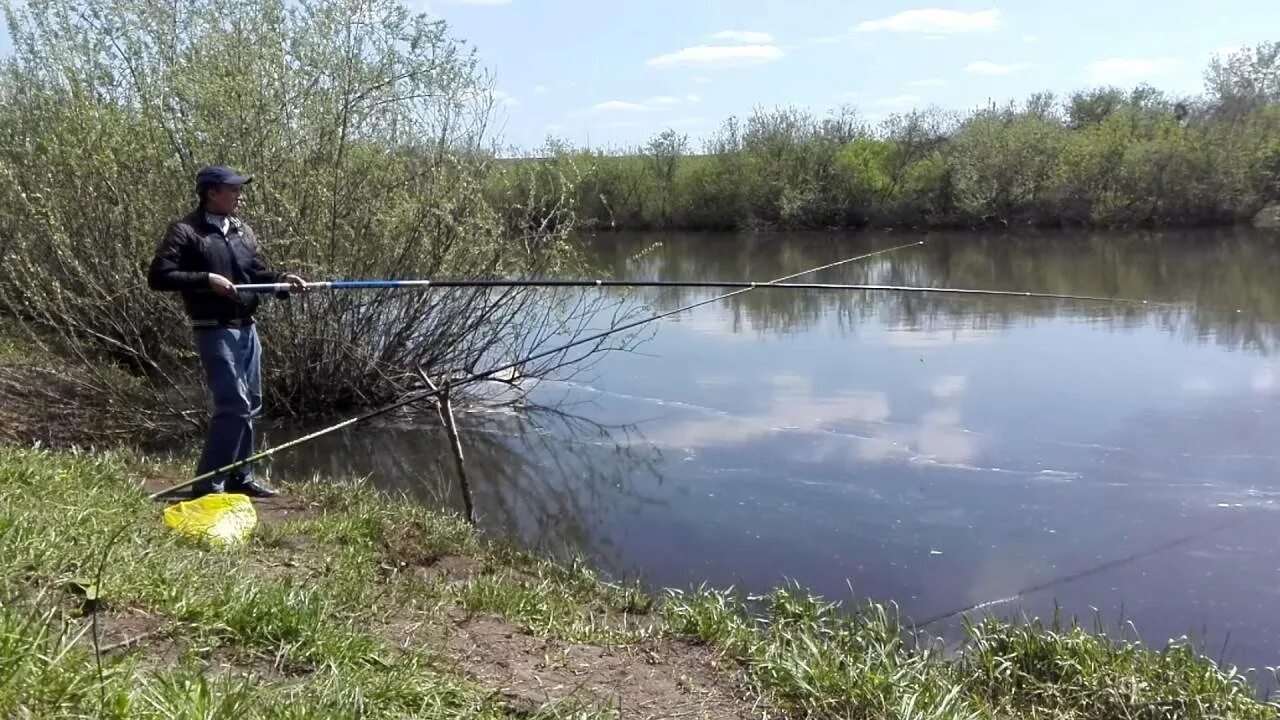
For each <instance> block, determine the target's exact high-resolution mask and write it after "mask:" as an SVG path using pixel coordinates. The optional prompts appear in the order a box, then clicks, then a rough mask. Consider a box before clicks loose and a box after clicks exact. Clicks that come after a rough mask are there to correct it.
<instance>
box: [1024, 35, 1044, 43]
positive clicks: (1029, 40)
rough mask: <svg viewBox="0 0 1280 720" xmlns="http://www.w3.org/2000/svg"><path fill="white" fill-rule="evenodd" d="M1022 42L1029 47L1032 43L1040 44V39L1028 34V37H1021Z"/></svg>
mask: <svg viewBox="0 0 1280 720" xmlns="http://www.w3.org/2000/svg"><path fill="white" fill-rule="evenodd" d="M1022 42H1024V43H1027V44H1028V45H1030V44H1032V43H1036V42H1040V38H1039V37H1038V36H1036V35H1030V34H1028V35H1023V36H1022Z"/></svg>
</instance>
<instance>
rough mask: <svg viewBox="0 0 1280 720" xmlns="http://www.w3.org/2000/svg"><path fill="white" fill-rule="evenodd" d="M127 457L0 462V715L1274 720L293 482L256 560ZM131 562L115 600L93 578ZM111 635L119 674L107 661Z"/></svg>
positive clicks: (111, 659)
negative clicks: (664, 576) (618, 575)
mask: <svg viewBox="0 0 1280 720" xmlns="http://www.w3.org/2000/svg"><path fill="white" fill-rule="evenodd" d="M175 477H176V478H181V473H180V472H175V471H174V470H173V469H171V468H166V467H165V466H164V465H163V464H160V463H158V462H149V461H145V460H142V459H139V458H138V457H137V456H135V455H132V454H130V453H124V452H106V453H73V452H54V451H45V450H34V449H20V448H15V447H8V448H0V557H3V558H4V571H5V572H4V579H3V603H2V604H0V716H3V717H15V718H28V717H30V718H37V717H39V718H43V717H107V718H195V717H202V718H203V717H209V718H212V717H244V718H257V717H261V718H311V717H326V718H357V717H359V718H407V717H432V718H463V717H467V718H502V717H526V718H530V717H532V718H570V717H572V718H617V717H627V718H633V717H653V718H658V717H707V718H737V717H741V718H749V717H794V718H800V717H805V718H808V717H813V718H1013V717H1018V718H1098V719H1099V720H1101V719H1103V718H1107V719H1110V718H1152V719H1155V718H1273V717H1277V715H1278V710H1280V706H1277V705H1274V704H1264V703H1262V702H1260V701H1259V700H1257V699H1256V697H1255V693H1254V692H1253V691H1252V690H1251V689H1250V687H1249V686H1248V684H1247V683H1246V681H1245V680H1244V679H1243V678H1241V677H1240V676H1238V675H1233V674H1232V673H1230V672H1227V671H1225V670H1221V669H1219V668H1216V667H1215V666H1213V665H1212V664H1210V663H1207V662H1204V661H1201V660H1198V659H1197V658H1196V657H1195V655H1194V653H1193V651H1192V649H1191V648H1190V647H1187V646H1175V647H1171V648H1168V649H1165V650H1163V651H1155V650H1152V649H1143V648H1140V647H1137V646H1134V645H1130V644H1128V643H1125V642H1122V641H1119V640H1117V639H1116V638H1107V637H1104V636H1100V635H1096V634H1092V633H1087V632H1085V631H1083V630H1079V629H1070V628H1063V629H1059V630H1054V629H1053V628H1048V627H1042V626H1039V625H1022V626H1014V625H1008V624H996V623H987V624H983V625H981V626H977V627H973V628H971V629H970V631H969V637H968V640H967V642H966V643H965V645H964V647H963V648H961V650H960V651H959V652H958V653H957V654H952V655H948V656H944V655H943V654H941V653H940V652H937V651H934V650H921V649H918V648H915V647H913V646H912V645H910V644H908V643H906V642H904V640H903V633H902V632H901V631H900V629H899V628H898V626H897V624H896V623H895V620H894V617H893V614H892V613H891V611H889V610H888V609H886V608H884V607H880V606H876V605H865V606H862V607H859V608H856V609H855V610H856V611H855V612H848V610H849V608H845V609H843V610H842V609H841V608H840V607H838V606H836V605H834V604H830V603H827V602H825V601H823V600H821V599H818V598H814V597H810V596H809V595H807V594H806V593H804V592H802V591H801V590H799V589H794V588H788V589H779V590H778V591H776V592H774V593H773V594H771V595H770V596H769V597H767V598H765V599H764V605H765V606H766V607H767V608H768V612H767V613H766V615H765V616H763V617H752V616H749V615H748V614H747V613H746V612H745V611H744V607H743V605H742V603H741V602H740V601H739V599H737V598H736V597H735V596H734V595H733V594H732V593H729V592H722V591H714V590H699V591H695V592H689V593H679V592H669V593H667V594H665V595H663V596H662V597H651V596H647V595H645V594H643V593H642V592H640V591H639V590H637V589H636V588H633V587H618V586H615V585H612V584H609V583H606V582H603V581H602V580H601V579H599V578H597V577H596V576H595V575H594V574H593V573H592V572H591V571H590V570H589V569H588V568H587V567H585V566H584V565H582V564H571V565H568V566H565V565H556V564H552V563H548V562H544V561H542V560H539V559H537V558H534V557H531V556H529V555H526V554H524V553H522V552H519V551H518V550H515V549H512V548H511V547H508V546H505V545H502V544H498V543H494V542H491V541H489V540H486V539H484V538H482V537H480V536H478V535H477V534H475V533H474V532H473V530H472V529H471V528H470V527H469V526H467V525H466V524H465V523H463V522H461V521H460V520H458V519H457V518H454V517H450V516H446V515H442V514H438V513H435V512H432V511H429V510H427V509H424V508H422V507H420V506H416V505H414V504H413V503H411V502H408V501H407V500H406V499H403V498H395V497H389V496H387V495H384V494H380V493H378V492H376V491H375V490H373V489H371V488H369V487H367V486H365V485H363V484H361V483H357V482H343V481H339V480H327V479H326V480H317V481H314V482H311V483H305V484H299V485H293V486H286V487H287V489H288V494H287V496H286V497H285V498H283V499H278V500H270V501H260V502H257V503H256V508H257V512H258V514H259V525H258V527H257V529H256V531H255V534H254V537H253V539H252V540H251V542H250V543H249V544H248V545H246V546H244V547H241V548H239V549H235V550H224V551H215V550H210V549H205V548H203V547H202V546H199V545H196V544H193V543H191V542H190V541H187V540H184V539H182V538H181V537H180V536H178V535H177V534H175V533H173V532H172V531H170V530H169V529H168V528H167V527H166V526H165V525H164V524H163V521H162V519H161V512H162V508H163V505H161V504H158V503H152V502H149V501H147V500H146V499H145V494H146V491H147V490H151V489H156V488H158V487H162V486H164V485H165V484H167V483H166V481H164V480H163V478H169V479H170V480H169V481H168V482H172V481H173V478H175ZM122 524H127V526H128V530H127V531H125V532H124V533H123V534H122V535H121V536H120V539H119V541H118V542H117V543H116V544H115V546H114V547H113V548H112V552H111V555H110V558H109V562H108V563H107V564H106V566H105V572H104V574H103V576H102V583H101V584H100V585H97V584H95V569H96V564H97V561H98V560H99V558H101V553H102V550H103V544H104V543H105V541H106V540H107V538H108V537H110V536H111V535H112V534H113V533H114V532H115V531H116V530H117V529H119V528H120V527H121V526H122ZM95 615H96V617H97V621H98V627H99V631H100V647H102V648H104V650H103V652H102V655H101V674H100V673H99V666H98V661H97V658H96V657H95V653H94V649H93V646H92V643H91V638H92V622H91V620H92V619H93V617H94V616H95Z"/></svg>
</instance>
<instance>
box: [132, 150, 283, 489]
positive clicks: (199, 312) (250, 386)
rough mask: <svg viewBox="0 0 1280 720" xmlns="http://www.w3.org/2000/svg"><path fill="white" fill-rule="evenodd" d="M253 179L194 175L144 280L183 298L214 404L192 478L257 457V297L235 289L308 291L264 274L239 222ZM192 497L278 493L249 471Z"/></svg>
mask: <svg viewBox="0 0 1280 720" xmlns="http://www.w3.org/2000/svg"><path fill="white" fill-rule="evenodd" d="M252 181H253V178H251V177H248V176H245V175H241V174H240V173H238V172H236V171H234V170H232V169H231V168H229V167H226V166H222V165H217V166H210V167H205V168H202V169H201V170H200V171H199V173H197V175H196V188H195V189H196V197H197V198H198V202H197V206H196V207H195V209H194V210H192V211H191V212H190V213H189V214H187V215H186V216H185V217H182V218H180V219H178V220H176V221H174V222H172V223H170V225H169V227H168V229H167V231H166V232H165V235H164V238H163V239H162V240H161V241H160V244H159V247H157V248H156V253H155V257H154V258H153V259H152V261H151V268H150V271H149V272H148V274H147V284H148V285H149V286H150V287H151V289H152V290H160V291H167V292H179V293H181V294H182V300H183V305H184V307H185V309H186V312H187V315H188V316H189V317H190V319H191V325H192V328H193V333H194V336H195V347H196V351H197V352H198V354H199V356H200V364H201V366H202V367H203V368H204V376H205V383H206V385H207V387H208V389H209V392H210V394H211V395H212V398H213V414H212V417H211V418H210V423H209V430H208V435H207V436H206V438H205V445H204V451H203V453H202V454H201V456H200V462H199V464H198V465H197V467H196V474H197V475H204V474H205V473H208V472H211V471H213V470H217V469H218V468H221V467H225V466H227V465H231V464H232V463H235V462H238V461H241V460H244V459H245V458H248V457H250V456H251V455H253V454H254V452H255V451H254V432H253V418H254V417H256V416H257V415H258V414H259V413H260V412H261V411H262V384H261V355H260V352H261V347H260V346H259V344H258V331H257V327H256V326H255V325H254V321H253V315H254V312H255V311H256V310H257V308H258V303H259V302H260V296H259V295H258V294H257V293H253V292H245V293H241V292H237V291H236V288H235V285H238V284H244V283H281V282H287V283H289V284H290V285H292V286H293V289H294V290H297V291H299V292H306V291H307V288H306V286H305V281H303V279H302V278H301V277H299V276H297V275H295V274H293V273H279V272H272V271H270V270H268V269H267V268H266V266H265V265H264V264H263V262H262V257H261V255H260V254H259V251H258V243H257V238H256V236H255V235H254V232H253V229H252V228H250V227H249V225H248V224H246V223H245V222H244V221H243V220H241V219H240V218H238V217H236V208H237V207H238V206H239V204H240V195H241V193H242V191H243V189H244V186H245V185H248V184H249V183H251V182H252ZM286 296H287V295H286ZM191 492H192V497H200V496H201V495H206V494H209V493H217V492H235V493H243V494H245V495H250V496H252V497H274V496H275V495H278V494H279V493H278V492H276V491H275V490H272V489H270V488H268V487H265V486H264V485H262V484H261V483H259V482H258V481H256V480H255V479H254V477H253V472H252V470H251V469H250V467H249V466H243V467H241V468H239V469H237V470H234V471H232V472H230V473H224V474H222V475H218V476H215V477H214V478H212V479H209V480H205V481H202V482H200V483H197V484H196V485H195V486H193V487H192V489H191Z"/></svg>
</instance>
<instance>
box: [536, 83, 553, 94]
mask: <svg viewBox="0 0 1280 720" xmlns="http://www.w3.org/2000/svg"><path fill="white" fill-rule="evenodd" d="M547 90H550V88H548V87H547V86H546V85H534V86H533V91H534V92H535V93H537V94H539V95H541V94H543V93H545V92H546V91H547Z"/></svg>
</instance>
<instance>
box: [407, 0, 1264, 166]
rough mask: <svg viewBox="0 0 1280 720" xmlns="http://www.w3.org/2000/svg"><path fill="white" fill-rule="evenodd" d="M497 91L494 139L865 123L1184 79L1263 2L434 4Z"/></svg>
mask: <svg viewBox="0 0 1280 720" xmlns="http://www.w3.org/2000/svg"><path fill="white" fill-rule="evenodd" d="M428 9H429V10H430V11H431V12H433V13H435V14H437V15H438V16H440V17H442V18H444V19H445V20H446V21H447V22H449V24H450V25H451V26H452V27H453V31H454V34H455V36H457V37H460V38H463V39H465V40H467V41H468V42H469V43H471V44H473V45H474V46H475V47H476V48H477V51H478V53H479V55H480V57H481V59H482V61H483V62H484V63H485V64H486V66H487V67H488V68H489V69H490V70H491V71H492V72H493V73H494V75H495V87H496V88H497V89H498V90H500V91H501V92H502V93H503V96H502V97H504V98H509V100H508V102H507V104H506V105H505V106H504V107H503V108H502V113H501V117H502V125H501V129H502V134H503V137H504V138H505V139H506V140H507V141H508V142H510V143H513V144H515V145H518V146H521V147H530V146H535V145H538V144H540V143H541V142H542V140H543V139H544V138H545V137H546V136H547V134H549V133H550V134H554V135H557V136H560V137H564V138H566V139H568V140H570V141H571V142H574V143H575V144H582V143H585V142H587V141H588V139H589V140H590V142H591V144H592V145H593V146H610V145H630V144H638V143H642V142H644V141H645V140H646V139H647V138H649V137H650V136H652V135H653V134H654V133H655V132H657V131H659V130H661V129H663V128H665V127H676V128H677V129H678V130H679V131H681V132H685V133H688V134H689V135H690V137H691V138H694V139H695V140H696V139H698V138H700V137H701V136H703V135H704V134H705V133H707V132H708V131H710V130H713V129H714V128H715V127H716V126H717V125H718V124H719V123H720V121H722V120H723V119H724V118H726V117H728V116H729V115H739V116H742V115H745V114H748V113H750V112H751V110H752V109H753V108H755V107H765V108H768V107H773V106H778V105H794V106H799V107H805V108H808V109H810V110H812V111H813V112H815V113H817V114H825V113H826V112H827V111H829V110H831V109H834V108H836V107H839V106H840V105H842V104H844V103H849V104H852V105H854V106H856V107H857V108H858V110H859V112H861V113H862V114H863V115H865V116H867V117H869V118H871V119H877V118H880V117H883V116H884V115H886V114H889V113H891V112H895V111H901V110H906V109H910V108H911V107H913V106H919V107H923V106H926V105H928V104H930V103H936V104H937V105H940V106H942V107H945V108H952V109H958V110H964V109H968V108H971V107H974V106H978V105H983V104H985V103H986V102H987V101H988V100H996V101H998V102H1000V101H1004V100H1008V99H1011V98H1014V99H1022V98H1025V97H1026V96H1027V95H1029V94H1030V93H1032V92H1035V91H1038V90H1045V89H1048V90H1053V91H1056V92H1069V91H1071V90H1073V89H1076V88H1080V87H1086V86H1090V85H1096V84H1100V83H1118V84H1121V85H1124V86H1132V85H1133V84H1134V83H1136V82H1138V81H1140V80H1146V81H1149V82H1151V83H1152V84H1153V85H1155V86H1157V87H1160V88H1162V89H1166V90H1168V91H1170V92H1173V93H1182V92H1198V91H1199V90H1200V89H1201V87H1202V82H1201V73H1202V71H1203V68H1204V66H1205V64H1206V63H1207V61H1208V60H1209V58H1210V56H1211V54H1212V53H1213V52H1215V51H1218V50H1221V49H1224V48H1232V47H1236V46H1240V45H1249V44H1253V43H1256V42H1261V41H1264V40H1276V39H1280V3H1277V2H1276V0H1217V1H1214V0H1164V1H1163V2H1155V1H1154V0H1076V1H1075V2H1052V3H1048V2H1031V1H1029V0H1023V1H1009V2H1001V3H1000V4H996V5H992V4H986V3H974V2H965V1H964V0H960V1H959V2H945V1H943V2H939V3H937V4H934V3H930V2H929V0H924V2H919V3H913V2H893V1H888V0H871V1H869V2H837V1H835V0H813V1H808V2H800V1H792V2H785V1H783V0H685V1H683V2H674V1H673V0H645V1H643V2H642V1H640V0H633V1H628V2H617V1H615V2H603V1H602V2H590V1H587V0H543V1H537V0H506V1H502V0H485V1H481V0H432V2H431V4H430V6H429V8H428Z"/></svg>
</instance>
